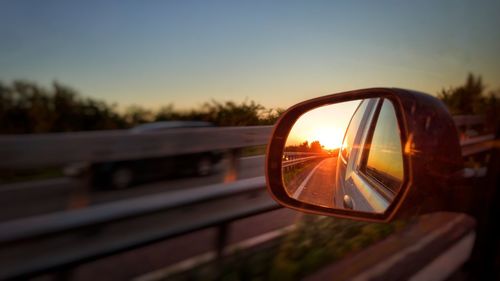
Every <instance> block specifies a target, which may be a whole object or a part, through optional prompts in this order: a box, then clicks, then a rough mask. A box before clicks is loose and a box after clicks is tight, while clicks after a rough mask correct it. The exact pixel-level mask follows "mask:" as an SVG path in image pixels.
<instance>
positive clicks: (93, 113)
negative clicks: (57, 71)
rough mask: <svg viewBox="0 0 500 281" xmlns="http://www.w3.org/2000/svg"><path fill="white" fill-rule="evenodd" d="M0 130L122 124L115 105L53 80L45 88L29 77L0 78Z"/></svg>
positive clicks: (93, 127)
mask: <svg viewBox="0 0 500 281" xmlns="http://www.w3.org/2000/svg"><path fill="white" fill-rule="evenodd" d="M0 119H1V120H2V122H0V133H2V134H24V133H47V132H69V131H84V130H102V129H118V128H125V127H126V122H125V121H124V120H123V118H122V117H121V116H119V114H117V113H116V108H115V106H114V105H108V104H107V103H105V102H103V101H99V100H94V99H91V98H86V99H83V98H81V97H80V96H79V95H78V93H77V92H76V91H75V90H73V89H71V88H69V87H67V86H64V85H62V84H60V83H57V82H54V83H53V85H52V89H50V90H47V89H45V88H42V87H39V86H38V85H36V84H35V83H32V82H28V81H20V80H19V81H14V82H12V83H11V84H10V85H7V84H4V83H2V82H0Z"/></svg>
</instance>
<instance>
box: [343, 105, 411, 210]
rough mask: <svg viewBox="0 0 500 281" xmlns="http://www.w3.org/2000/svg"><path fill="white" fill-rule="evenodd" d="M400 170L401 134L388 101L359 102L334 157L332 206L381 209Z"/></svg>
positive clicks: (387, 202) (392, 192)
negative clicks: (334, 186) (336, 155)
mask: <svg viewBox="0 0 500 281" xmlns="http://www.w3.org/2000/svg"><path fill="white" fill-rule="evenodd" d="M373 155H375V156H376V158H379V159H374V157H375V156H373ZM370 156H371V157H370ZM380 159H386V160H388V161H381V160H380ZM388 162H389V163H388ZM402 171H403V151H402V145H401V136H400V130H399V126H398V122H397V118H396V114H395V111H394V106H393V105H392V102H391V101H390V100H388V99H384V98H372V99H365V100H363V101H361V103H360V104H359V106H358V108H357V109H356V111H355V113H354V114H353V117H352V118H351V121H350V122H349V126H348V127H347V130H346V133H345V135H344V140H343V142H342V147H341V150H340V153H339V157H338V159H337V171H336V185H337V186H338V188H336V190H337V192H336V193H335V194H334V198H333V200H334V206H344V207H345V208H348V209H355V210H359V211H364V212H378V213H380V212H384V211H385V210H386V209H387V207H388V206H389V205H390V203H391V202H392V200H394V197H395V195H396V194H397V192H398V190H399V188H400V186H401V184H402V181H403V179H402V177H403V175H402Z"/></svg>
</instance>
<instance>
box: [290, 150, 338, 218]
mask: <svg viewBox="0 0 500 281" xmlns="http://www.w3.org/2000/svg"><path fill="white" fill-rule="evenodd" d="M336 166H337V157H332V158H327V159H324V160H321V161H320V162H315V163H313V164H312V165H309V166H307V168H306V169H305V170H304V171H302V172H301V173H300V174H298V175H297V176H296V177H295V179H293V180H292V181H291V182H290V186H288V187H287V188H288V190H289V192H290V194H291V195H292V197H294V198H295V199H298V200H299V201H302V202H306V203H311V204H316V205H321V206H325V207H330V208H331V207H333V196H334V192H335V191H336V188H335V170H336Z"/></svg>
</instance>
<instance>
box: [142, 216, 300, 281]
mask: <svg viewBox="0 0 500 281" xmlns="http://www.w3.org/2000/svg"><path fill="white" fill-rule="evenodd" d="M295 227H296V226H295V225H294V224H292V225H289V226H285V227H283V228H280V229H276V230H273V231H270V232H266V233H263V234H261V235H258V236H255V237H252V238H249V239H247V240H243V241H241V242H239V243H236V244H234V245H229V246H228V247H227V248H226V249H224V254H225V255H230V254H233V253H235V252H237V251H241V250H245V249H249V248H252V247H255V246H257V245H259V244H262V243H265V242H268V241H271V240H273V239H276V238H278V237H280V236H282V235H284V234H286V233H288V232H290V231H292V230H293V229H295ZM216 258H217V254H216V252H215V251H210V252H206V253H203V254H200V255H198V256H194V257H191V258H188V259H186V260H183V261H180V262H178V263H175V264H173V265H170V266H167V267H164V268H161V269H158V270H155V271H152V272H149V273H146V274H143V275H141V276H137V277H135V278H134V279H132V280H133V281H157V280H163V279H166V278H168V277H169V276H171V275H173V274H176V273H179V272H182V271H187V270H189V269H192V268H193V267H195V266H198V265H201V264H204V263H208V262H210V261H213V260H215V259H216Z"/></svg>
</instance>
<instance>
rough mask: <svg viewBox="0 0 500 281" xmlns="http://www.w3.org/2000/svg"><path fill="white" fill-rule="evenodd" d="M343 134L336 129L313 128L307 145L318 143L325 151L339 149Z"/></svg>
mask: <svg viewBox="0 0 500 281" xmlns="http://www.w3.org/2000/svg"><path fill="white" fill-rule="evenodd" d="M343 138H344V133H343V132H342V130H340V129H339V128H336V127H320V128H315V129H314V130H313V131H312V132H311V134H310V135H309V136H308V141H309V143H311V142H313V141H319V142H320V144H321V145H323V146H324V148H325V149H327V150H332V149H337V148H340V146H341V145H342V139H343Z"/></svg>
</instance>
